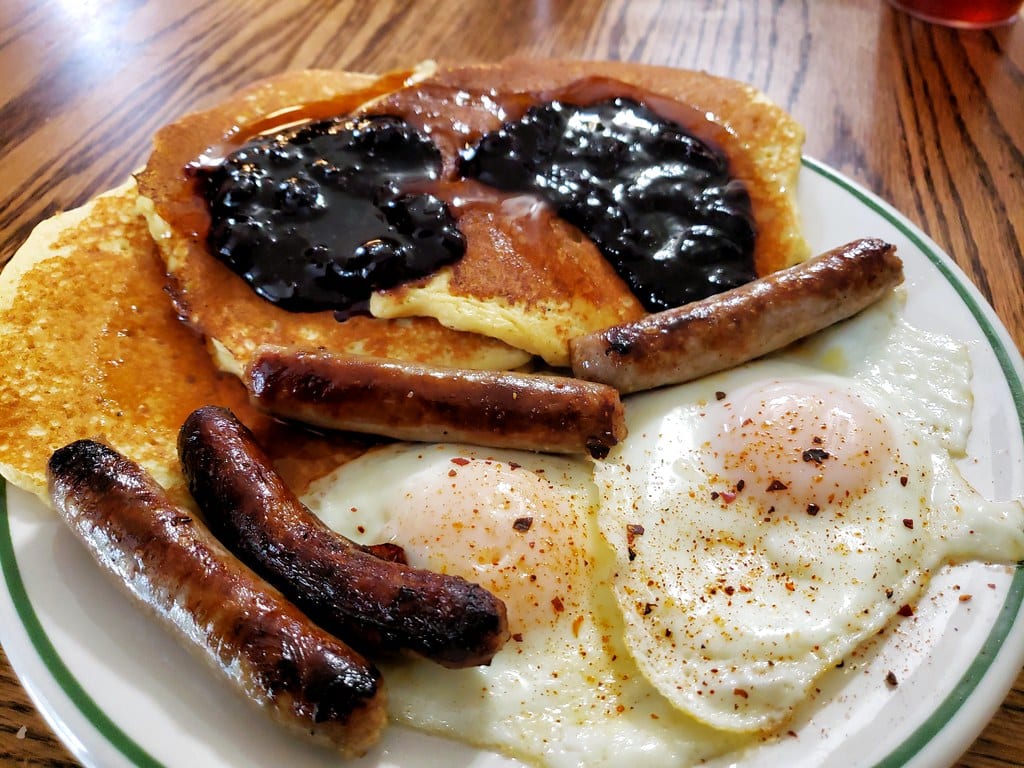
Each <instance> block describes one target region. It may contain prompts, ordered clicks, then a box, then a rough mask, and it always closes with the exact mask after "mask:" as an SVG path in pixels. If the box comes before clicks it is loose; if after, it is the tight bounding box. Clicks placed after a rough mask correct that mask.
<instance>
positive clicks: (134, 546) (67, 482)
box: [47, 440, 387, 756]
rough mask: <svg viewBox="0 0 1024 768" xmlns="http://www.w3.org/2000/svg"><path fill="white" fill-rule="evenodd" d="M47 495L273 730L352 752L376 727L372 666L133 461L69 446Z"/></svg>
mask: <svg viewBox="0 0 1024 768" xmlns="http://www.w3.org/2000/svg"><path fill="white" fill-rule="evenodd" d="M47 469H48V478H49V488H50V498H51V499H52V501H53V504H54V506H55V507H56V509H57V510H58V512H59V513H60V514H61V515H62V516H63V518H64V520H65V522H66V523H67V524H68V525H69V526H70V528H71V530H72V531H73V532H74V533H75V535H76V536H77V537H78V538H79V539H80V540H81V541H82V542H83V543H84V544H85V546H86V547H87V548H88V549H89V551H90V553H91V554H92V555H93V557H94V558H95V559H96V561H97V562H98V563H99V564H100V565H101V566H102V567H103V568H104V569H106V570H107V571H108V572H110V573H111V574H113V575H114V576H115V577H117V578H118V579H119V580H120V581H121V583H122V584H123V585H124V586H125V587H126V588H127V589H128V591H129V592H130V593H131V594H132V595H133V596H134V597H135V598H136V599H137V600H139V601H140V602H141V603H143V604H144V605H145V606H147V607H148V608H149V609H150V610H152V611H153V612H154V613H155V614H156V615H157V616H159V617H160V618H161V619H162V620H163V621H164V623H166V624H167V625H169V626H170V627H172V628H173V629H174V630H175V631H176V632H177V634H178V635H179V636H180V637H182V638H184V639H187V640H188V641H189V643H190V644H191V646H192V647H193V649H194V650H198V651H200V652H201V654H202V655H203V656H204V657H206V659H207V660H208V661H210V662H212V664H213V666H214V667H216V668H217V669H218V670H220V672H221V673H222V674H224V675H225V676H226V677H227V678H228V679H230V680H231V681H232V682H233V683H234V685H235V686H236V687H237V688H238V689H240V690H241V691H242V692H243V693H244V694H246V695H247V696H248V697H249V698H250V699H252V700H253V701H255V702H256V703H257V704H259V705H261V706H262V707H263V708H264V709H266V710H268V711H269V712H270V714H271V715H272V716H273V717H274V718H275V719H276V720H278V721H280V722H281V723H283V724H285V725H286V726H289V727H291V728H292V729H295V730H301V731H303V732H306V733H311V734H312V735H313V736H314V737H315V738H317V739H318V740H321V741H326V742H328V743H331V744H333V745H335V746H336V747H338V748H339V749H340V750H341V751H342V752H343V753H344V754H346V755H349V756H354V755H359V754H362V753H364V752H365V751H366V750H367V749H369V747H371V746H372V745H373V744H374V743H375V742H376V741H377V740H378V737H379V734H380V731H381V729H382V728H383V726H384V724H385V723H386V720H387V712H386V709H385V693H384V687H383V682H382V680H381V677H380V673H379V672H378V670H377V669H376V668H375V667H374V666H373V665H372V664H370V663H369V662H368V661H367V660H366V659H364V658H363V657H362V656H361V655H359V654H358V653H357V652H355V651H354V650H352V649H351V648H349V647H348V646H347V645H345V644H344V643H342V642H341V641H339V640H338V639H337V638H335V637H332V636H331V635H329V634H327V633H326V632H324V631H323V630H322V629H320V628H319V627H317V626H316V625H314V624H313V623H312V622H311V621H310V620H309V619H308V618H307V617H306V616H304V615H303V614H302V613H301V612H300V611H299V610H298V609H297V608H296V607H295V606H294V605H293V604H292V603H290V602H288V600H286V599H285V597H284V596H283V595H282V594H281V593H280V592H279V591H278V590H277V589H275V588H274V587H272V586H270V585H269V584H267V583H266V582H265V581H264V580H263V579H262V578H260V577H259V576H257V575H256V574H255V573H253V572H252V571H251V570H250V569H249V568H247V567H246V566H245V565H243V564H242V563H241V562H239V560H238V559H237V558H236V557H234V556H233V555H231V554H230V553H229V552H228V551H227V550H225V549H224V547H223V546H222V545H221V544H220V543H219V542H218V541H217V540H216V539H214V537H213V536H212V535H211V534H210V532H209V531H208V530H206V528H205V526H204V525H203V524H202V523H201V522H200V521H199V520H197V519H195V518H194V517H193V516H192V515H191V514H189V512H188V511H186V510H185V509H183V508H181V507H179V506H177V505H175V504H174V503H173V502H171V500H170V499H169V498H168V496H167V494H166V493H165V492H164V490H163V488H161V487H160V486H159V485H158V484H157V483H156V482H155V481H154V480H153V479H152V478H151V477H150V476H149V475H148V474H147V473H146V471H145V470H144V469H142V468H141V467H140V466H139V465H138V464H135V463H134V462H132V461H130V460H129V459H126V458H125V457H123V456H121V455H120V454H119V453H117V452H116V451H114V450H112V449H111V448H108V447H107V446H105V445H103V444H101V443H97V442H93V441H91V440H79V441H77V442H74V443H71V444H70V445H67V446H65V447H64V448H61V449H59V450H57V451H56V452H55V453H54V454H53V456H52V457H51V458H50V461H49V465H48V468H47Z"/></svg>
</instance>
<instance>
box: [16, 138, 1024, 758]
mask: <svg viewBox="0 0 1024 768" xmlns="http://www.w3.org/2000/svg"><path fill="white" fill-rule="evenodd" d="M801 166H802V167H803V168H806V169H807V170H808V171H810V172H812V173H815V174H817V175H818V176H820V177H822V178H824V179H825V180H827V181H829V182H831V183H833V184H835V185H837V186H838V187H840V188H841V189H843V190H844V191H845V192H847V193H849V194H851V195H852V196H853V197H855V198H856V199H857V200H858V201H859V202H860V203H862V204H863V205H865V206H866V207H867V208H869V209H870V210H871V211H873V212H874V213H876V214H878V215H879V216H881V217H882V218H884V219H885V220H886V221H887V222H888V223H890V224H891V225H892V226H893V227H895V228H896V229H897V230H898V231H899V232H900V234H901V235H903V236H904V237H906V238H907V239H908V240H909V241H910V242H911V243H912V244H913V245H914V247H915V248H917V249H918V250H919V251H920V252H921V253H922V254H923V255H924V256H925V258H926V259H927V260H928V261H929V262H930V263H931V264H932V266H934V267H935V268H936V269H937V270H938V271H939V273H940V274H941V276H942V278H943V279H944V280H945V281H946V282H947V283H948V284H949V285H950V286H951V287H952V288H953V289H954V290H955V292H956V293H957V295H958V296H959V298H960V300H961V301H962V302H963V303H964V305H965V307H966V308H967V310H968V311H969V312H970V314H971V316H972V318H973V319H974V321H975V323H976V324H977V326H978V327H979V328H980V329H981V331H982V333H983V335H984V337H985V340H986V342H987V344H988V347H989V348H990V349H991V350H992V352H993V354H994V355H995V357H996V361H997V363H998V365H999V368H1000V370H1001V372H1002V374H1003V378H1004V380H1005V381H1006V384H1007V386H1008V387H1009V391H1010V400H1011V401H1012V403H1013V406H1014V409H1015V411H1016V414H1017V422H1018V425H1019V427H1020V430H1021V433H1022V434H1024V383H1022V374H1021V369H1022V367H1024V363H1022V362H1021V358H1020V355H1019V354H1018V353H1017V350H1016V346H1015V344H1014V342H1013V340H1012V339H1011V338H1010V337H1009V335H1008V333H1007V332H1006V331H1005V328H1004V326H1003V324H1002V321H1001V320H1000V319H999V318H998V316H997V315H996V314H995V312H994V310H993V309H991V307H990V305H989V304H988V302H987V301H986V300H985V299H984V297H983V296H982V295H981V293H980V292H979V291H978V289H977V288H976V287H975V286H974V285H973V284H972V283H971V281H970V280H969V279H968V278H967V276H966V275H965V274H964V273H963V272H962V270H961V269H960V268H959V267H958V266H957V265H956V263H955V262H953V260H952V259H951V258H950V257H949V256H947V255H946V254H945V253H944V252H943V251H942V249H941V248H940V247H939V246H938V245H937V244H936V243H934V242H933V241H932V240H930V238H928V237H927V235H925V234H924V232H923V231H922V230H921V229H920V228H919V227H918V226H917V225H915V224H914V223H913V222H911V221H910V220H909V219H908V218H907V217H906V216H905V215H904V214H903V213H901V212H900V211H898V210H897V209H896V208H894V207H893V206H892V205H890V204H889V203H887V202H885V201H884V200H883V199H882V198H880V197H879V196H877V195H875V194H874V193H872V192H870V191H869V190H868V189H866V188H865V187H863V186H862V185H860V184H859V183H857V182H855V181H853V180H852V179H850V178H848V177H846V176H845V175H843V174H842V173H840V172H839V171H837V170H836V169H834V168H832V167H831V166H829V165H827V164H825V163H823V162H821V161H819V160H816V159H814V158H811V157H808V156H806V155H805V156H803V157H802V158H801ZM0 572H2V574H3V583H4V586H5V588H6V590H7V593H8V596H9V598H10V601H11V604H12V606H13V608H14V612H15V614H16V616H17V618H18V620H19V621H20V622H21V627H22V629H23V630H24V631H25V634H26V637H27V639H28V642H29V645H30V646H31V649H32V651H33V652H34V653H35V655H36V657H37V658H38V660H39V661H41V662H42V665H43V667H44V668H45V670H46V672H47V673H48V674H49V675H50V676H51V678H52V682H54V683H55V684H56V685H57V687H58V689H59V690H60V691H61V692H62V693H63V694H64V695H65V696H67V698H68V700H69V702H70V703H71V705H72V706H74V707H75V708H76V709H77V710H78V713H79V714H80V715H81V716H82V717H84V718H85V720H86V721H87V722H88V723H89V724H90V725H91V726H92V727H93V728H94V729H95V730H96V732H97V733H98V734H99V735H100V736H101V737H102V738H103V739H104V740H105V741H106V742H107V743H108V744H109V745H110V746H112V747H114V748H115V749H116V750H117V751H118V752H120V753H121V754H122V755H123V756H124V757H125V758H126V759H127V760H128V761H129V762H130V763H131V764H132V765H135V766H139V768H163V766H164V763H163V762H161V761H160V760H158V759H156V758H155V757H153V756H152V755H150V754H149V752H148V751H147V750H146V749H144V748H143V747H142V746H141V745H139V744H138V743H137V742H136V741H135V740H134V739H132V738H131V736H129V735H128V734H127V733H126V732H125V731H124V730H123V729H122V728H121V727H120V726H119V725H118V724H117V723H116V722H114V721H113V720H112V719H111V718H110V716H109V715H107V714H106V712H104V711H103V710H102V708H100V706H99V705H98V704H97V703H96V702H95V700H94V699H93V698H92V697H91V696H90V695H89V693H88V692H87V691H86V690H85V689H84V688H83V687H82V685H81V684H80V683H79V682H78V680H77V678H76V677H75V675H74V674H73V673H72V671H71V670H70V669H69V668H68V667H67V665H66V664H65V662H64V660H63V659H62V658H61V657H60V654H59V653H58V652H57V650H56V648H55V647H54V646H53V643H52V642H51V640H50V638H49V636H48V635H47V633H46V630H45V629H44V627H43V626H42V622H41V621H40V620H39V617H38V615H37V614H36V611H35V608H34V607H33V605H32V602H31V599H30V598H29V596H28V592H27V589H26V587H25V584H24V581H23V579H22V577H21V572H20V569H19V567H18V563H17V559H16V554H15V552H14V545H13V540H12V536H11V529H10V518H9V514H8V494H7V481H6V479H5V478H3V477H0ZM1021 622H1024V568H1021V567H1019V564H1018V567H1017V568H1016V570H1015V573H1014V575H1013V578H1012V579H1011V582H1010V584H1009V587H1008V590H1007V595H1006V599H1005V600H1004V601H1003V604H1002V606H1001V607H1000V609H999V613H998V615H997V618H996V620H995V621H994V622H993V623H992V625H991V627H990V628H989V631H988V634H987V636H986V638H985V641H984V642H983V644H982V646H981V649H980V650H979V652H978V653H977V655H976V656H975V657H974V659H973V660H972V661H971V663H970V664H969V665H968V667H967V669H966V670H965V671H964V673H963V674H962V675H961V676H960V679H959V680H958V681H957V683H956V685H954V687H953V689H952V690H951V691H950V693H949V694H948V695H947V696H946V697H945V698H944V699H943V700H942V701H941V702H939V703H938V704H937V705H936V706H935V707H933V709H932V710H931V713H930V714H929V716H928V717H927V718H926V719H925V720H924V722H922V723H921V724H920V725H919V726H918V727H917V728H915V729H914V730H913V731H912V732H911V733H910V734H909V735H907V736H906V737H904V738H903V739H902V740H901V741H900V742H899V744H898V745H897V746H896V747H895V748H894V749H892V750H891V751H890V752H889V753H888V754H887V755H886V756H885V757H884V758H882V759H881V760H879V761H878V762H876V763H875V764H874V768H897V766H905V765H907V764H909V763H910V762H912V761H913V760H914V759H915V758H916V757H918V756H920V755H921V753H922V752H924V751H925V750H926V749H927V748H928V747H929V745H933V744H934V743H935V742H936V740H937V738H938V737H939V735H940V734H941V733H942V731H943V729H945V728H946V726H947V725H949V724H950V723H952V722H953V721H954V719H955V718H956V716H957V714H958V713H960V712H962V711H964V710H965V708H967V706H968V705H969V703H971V700H972V697H974V696H975V695H976V694H977V692H978V688H979V686H980V685H981V683H982V682H983V681H984V680H985V679H986V678H987V677H988V675H989V673H990V672H991V671H992V668H993V666H995V665H996V663H997V661H999V660H1000V659H1002V658H1005V655H1006V651H1007V645H1006V640H1007V639H1008V638H1009V637H1010V636H1011V635H1012V633H1013V631H1014V626H1015V625H1016V624H1018V623H1021ZM1014 660H1015V662H1024V647H1022V648H1021V649H1020V650H1019V651H1018V652H1017V654H1016V655H1015V656H1014ZM11 666H12V668H14V664H13V663H12V664H11ZM15 674H16V675H17V676H18V678H19V681H20V680H21V675H20V674H19V672H18V670H16V669H15ZM1012 684H1013V683H1012V679H1011V680H1010V682H1009V683H1008V684H1007V685H1006V686H1005V688H1004V689H1002V690H1001V698H1000V699H999V700H1000V701H1001V700H1002V698H1005V696H1006V693H1007V691H1009V689H1010V688H1011V687H1012ZM22 685H23V687H25V689H26V691H27V692H28V694H29V697H30V698H32V699H33V701H34V702H35V704H36V706H37V707H38V708H39V710H40V712H41V714H42V715H43V716H44V718H45V719H46V720H47V722H48V723H49V724H50V726H51V727H53V728H54V730H55V732H56V733H57V734H58V736H59V737H60V738H61V741H62V742H63V743H64V744H65V746H66V747H67V748H68V750H69V751H71V752H72V754H74V755H75V757H76V758H77V759H79V760H80V761H82V762H83V763H86V764H88V763H89V757H90V753H89V750H88V749H87V748H86V747H85V745H84V744H82V743H81V742H78V743H77V744H72V743H69V741H68V739H66V738H64V737H63V736H62V735H61V729H60V728H57V727H55V724H58V723H61V722H62V718H61V717H60V716H59V714H58V713H57V712H56V707H51V705H50V702H48V701H45V700H42V701H41V700H39V699H38V698H37V694H36V691H35V690H34V687H33V686H26V685H25V684H24V682H22ZM991 690H995V689H994V688H992V689H991ZM996 706H998V704H997V705H996ZM977 735H978V734H977V733H974V734H973V736H972V738H976V737H977ZM76 741H77V739H76Z"/></svg>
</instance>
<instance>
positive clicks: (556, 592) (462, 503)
mask: <svg viewBox="0 0 1024 768" xmlns="http://www.w3.org/2000/svg"><path fill="white" fill-rule="evenodd" d="M407 488H408V490H407V492H406V494H405V495H406V497H407V498H408V499H409V504H407V505H406V506H405V510H404V511H403V512H402V513H401V514H398V515H396V516H394V517H392V518H391V520H390V521H389V523H388V525H387V527H386V529H385V531H384V533H385V535H386V537H387V538H388V539H390V540H392V541H395V542H396V543H398V544H401V545H402V546H403V547H405V550H406V554H407V556H408V557H409V563H410V565H414V566H417V567H423V568H429V569H431V570H434V571H439V572H441V573H449V574H454V575H458V576H462V577H463V578H465V579H468V580H469V581H472V582H475V583H477V584H480V585H481V586H482V587H484V588H485V589H488V590H490V591H491V592H493V593H494V594H495V595H497V596H498V597H499V598H501V599H502V600H503V601H504V603H505V607H506V608H507V610H508V617H509V627H510V629H511V630H512V632H519V631H522V630H523V629H524V628H528V627H536V626H550V625H552V624H554V623H557V622H558V621H560V620H562V617H563V615H568V614H569V613H570V611H572V609H573V605H574V603H575V602H576V599H577V598H576V597H575V594H574V591H573V585H574V584H578V583H579V574H578V571H579V569H580V568H583V567H585V562H586V560H585V558H584V557H583V552H584V551H585V549H584V548H585V546H586V540H585V537H586V535H587V534H586V528H585V527H584V524H583V522H582V521H581V519H580V517H579V515H578V514H577V512H576V507H577V506H578V505H577V503H576V502H577V496H576V495H575V494H574V493H572V492H568V491H567V490H566V489H565V488H564V487H560V486H559V485H558V484H555V483H552V482H549V481H548V480H546V479H545V478H544V476H543V475H539V474H536V473H534V472H531V471H529V470H527V469H525V468H523V467H519V466H517V465H515V464H511V463H503V462H497V461H490V460H484V459H463V460H454V461H453V463H452V464H451V465H450V467H449V468H447V469H446V470H445V471H443V472H438V471H431V472H424V473H417V474H416V475H414V476H413V477H411V478H409V485H408V486H407ZM572 612H573V613H575V611H572Z"/></svg>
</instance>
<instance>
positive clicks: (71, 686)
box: [0, 477, 163, 768]
mask: <svg viewBox="0 0 1024 768" xmlns="http://www.w3.org/2000/svg"><path fill="white" fill-rule="evenodd" d="M0 568H2V569H3V574H4V583H5V584H6V586H7V591H8V593H9V594H10V595H11V602H13V603H14V609H15V611H16V612H17V614H18V618H19V619H20V620H21V624H22V626H23V627H24V628H25V632H26V633H27V634H28V638H29V640H30V641H31V643H32V647H33V648H35V650H36V653H37V654H39V658H40V659H41V660H42V662H43V664H44V666H45V667H46V669H47V670H48V671H49V673H50V674H51V675H52V676H53V679H54V680H55V681H56V682H57V685H59V686H60V688H61V690H62V691H64V693H65V694H67V696H68V698H70V699H71V701H72V702H73V703H74V705H75V706H76V707H78V711H79V712H81V713H82V715H84V716H85V719H86V720H88V721H89V722H90V723H91V724H92V725H93V727H94V728H95V729H96V730H97V731H99V732H100V733H101V734H102V735H103V737H104V738H105V739H106V740H107V741H109V742H110V743H111V744H112V745H113V746H114V747H115V748H116V749H117V750H118V751H119V752H120V753H121V754H123V755H124V756H125V757H126V758H128V759H129V760H130V761H131V762H132V763H134V764H135V765H137V766H139V767H140V768H163V763H161V762H160V761H159V760H156V759H155V758H154V757H152V756H151V755H150V754H149V753H148V752H146V750H144V749H143V748H142V747H140V746H139V745H138V744H137V743H136V742H135V741H134V740H133V739H132V738H131V737H130V736H128V734H126V733H125V732H124V731H122V730H121V729H120V728H118V727H117V725H116V724H115V723H114V721H113V720H111V719H110V718H109V717H108V716H107V715H106V713H105V712H103V710H102V709H100V708H99V706H98V705H97V704H96V702H95V701H94V700H93V698H92V697H91V696H90V695H89V694H88V693H86V692H85V689H83V688H82V686H81V685H80V684H79V682H78V680H76V679H75V676H74V675H73V674H71V670H69V669H68V668H67V665H66V664H64V662H63V660H62V659H61V658H60V656H59V655H58V654H57V649H56V648H54V647H53V643H51V642H50V638H49V637H47V635H46V631H45V630H44V629H43V625H42V624H41V623H40V622H39V617H38V616H37V615H36V612H35V609H34V608H33V607H32V603H31V601H30V600H29V598H28V593H27V592H26V590H25V583H24V582H23V581H22V578H21V571H19V570H18V561H17V560H16V559H15V557H14V544H13V542H12V541H11V526H10V518H9V517H8V513H7V481H6V480H5V479H4V478H2V477H0Z"/></svg>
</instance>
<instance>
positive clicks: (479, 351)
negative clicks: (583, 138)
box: [137, 70, 530, 374]
mask: <svg viewBox="0 0 1024 768" xmlns="http://www.w3.org/2000/svg"><path fill="white" fill-rule="evenodd" d="M411 74H412V73H399V74H397V75H390V76H383V77H377V76H373V75H362V74H355V73H349V72H335V71H329V70H306V71H303V72H292V73H285V74H282V75H279V76H276V77H272V78H269V79H267V80H264V81H260V82H258V83H255V84H253V85H251V86H249V87H248V88H246V89H244V90H242V91H240V92H239V93H238V94H236V95H235V96H233V97H231V98H229V99H227V100H226V101H224V102H222V103H221V104H219V105H217V106H216V107H214V108H212V109H210V110H207V111H204V112H197V113H193V114H190V115H186V116H185V117H183V118H181V119H180V120H178V121H176V122H174V123H171V124H170V125H167V126H165V127H164V128H163V129H161V130H160V131H159V132H157V134H156V136H155V137H154V142H153V143H154V149H153V153H152V155H151V156H150V159H149V162H148V163H147V165H146V168H145V169H144V170H143V171H142V172H141V173H139V174H138V176H137V178H138V183H139V189H140V191H141V197H140V202H139V210H140V211H141V212H142V213H143V215H144V216H145V217H146V219H147V221H148V222H149V226H150V231H151V233H152V235H153V238H154V240H155V241H156V242H157V244H158V246H159V252H160V254H161V256H162V257H163V259H164V262H165V265H166V271H167V273H168V276H169V278H170V282H169V283H168V290H169V291H170V293H171V296H172V298H173V299H174V302H175V305H176V306H177V308H178V312H179V314H180V315H181V317H182V319H184V320H185V321H186V322H187V323H189V324H190V325H191V326H193V327H194V328H195V329H196V330H198V331H199V332H200V333H202V334H203V335H204V336H206V337H207V338H208V339H209V340H210V342H211V346H212V351H213V353H214V357H215V360H216V362H217V364H218V366H219V367H220V368H221V369H222V370H226V371H229V372H232V373H235V374H240V373H241V370H242V368H243V367H244V365H245V363H246V362H247V361H248V360H249V359H250V358H251V356H252V354H253V352H254V351H255V349H256V348H257V347H259V346H260V345H262V344H272V345H276V346H298V347H306V348H314V347H315V348H324V349H327V350H329V351H333V352H350V353H356V354H367V355H375V356H379V357H390V358H395V359H398V360H409V361H414V362H424V363H433V364H436V365H446V366H452V367H458V368H477V369H509V368H516V367H518V366H521V365H523V364H524V363H526V362H527V361H528V360H529V357H530V355H529V354H528V353H526V352H523V351H520V350H517V349H513V348H512V347H510V346H508V345H506V344H504V343H502V342H500V341H495V340H493V339H490V338H488V337H485V336H479V335H476V334H470V333H462V332H459V331H453V330H450V329H448V328H445V327H444V326H442V325H441V324H440V323H439V322H437V321H436V320H434V319H432V318H426V317H416V318H408V319H403V320H382V319H377V318H374V317H368V316H356V317H352V318H350V319H348V320H346V321H345V322H338V321H337V320H336V319H335V317H334V313H333V312H330V311H324V312H313V313H309V312H288V311H285V310H282V309H279V308H278V307H277V306H275V305H273V304H271V303H269V302H267V301H265V300H263V299H261V298H260V297H259V296H258V295H257V294H256V293H254V292H253V291H252V290H251V289H250V288H249V286H248V285H247V284H246V283H245V282H244V281H243V280H241V279H240V278H239V277H238V276H237V275H235V274H234V273H233V272H232V271H231V270H230V269H229V268H228V267H227V266H225V265H224V264H223V263H222V262H220V261H219V260H217V259H216V258H214V257H212V256H211V254H210V253H209V250H208V248H207V245H206V235H207V232H208V231H209V227H210V217H209V213H208V211H207V208H206V202H205V200H204V199H203V198H202V196H201V195H200V194H199V193H198V192H197V190H196V181H195V179H194V178H193V177H192V176H191V175H190V174H189V173H188V172H187V171H186V166H188V165H189V164H190V163H193V162H194V161H196V159H197V158H199V157H200V155H203V154H204V153H207V152H209V151H210V150H211V147H212V148H214V151H216V150H217V148H221V147H223V146H226V145H230V143H231V141H232V137H237V136H238V135H239V134H242V135H244V134H245V133H246V132H249V131H254V130H255V131H258V130H259V128H258V126H259V125H260V123H261V122H265V121H267V120H268V119H269V120H273V119H274V116H275V115H276V116H280V115H281V114H282V113H283V114H285V115H288V114H289V112H290V110H292V109H294V108H295V107H296V105H322V106H321V107H320V108H321V109H323V108H326V110H327V114H344V113H346V112H349V111H352V110H353V109H355V108H356V107H358V106H360V105H361V104H363V103H364V102H366V101H367V100H369V99H372V98H374V97H376V96H378V95H380V94H381V93H384V92H387V91H389V90H392V89H394V88H395V87H397V86H399V85H401V84H402V83H404V82H405V79H406V77H407V76H410V75H411ZM312 109H314V110H315V107H313V108H312ZM303 114H304V115H307V116H308V115H310V114H311V112H310V111H308V110H307V111H305V112H304V113H303Z"/></svg>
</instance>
